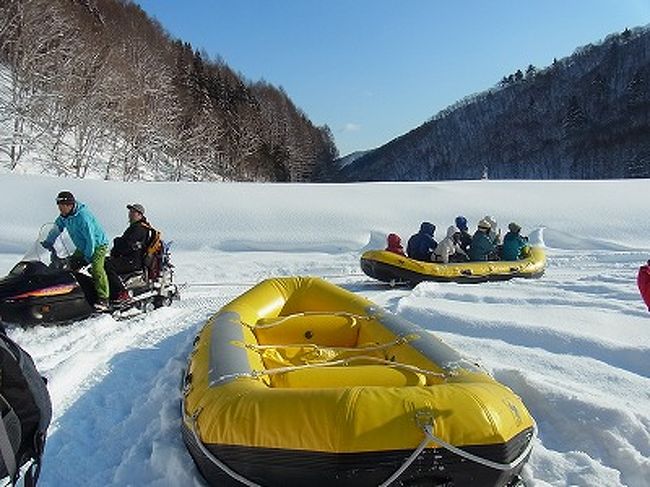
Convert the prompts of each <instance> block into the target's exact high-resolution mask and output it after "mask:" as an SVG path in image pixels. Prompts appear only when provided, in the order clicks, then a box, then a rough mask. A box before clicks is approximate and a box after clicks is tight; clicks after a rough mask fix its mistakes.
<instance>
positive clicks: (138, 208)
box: [126, 203, 144, 215]
mask: <svg viewBox="0 0 650 487" xmlns="http://www.w3.org/2000/svg"><path fill="white" fill-rule="evenodd" d="M126 207H127V208H128V209H129V210H133V211H137V212H138V213H140V214H141V215H144V206H142V205H141V204H140V203H131V204H130V205H126Z"/></svg>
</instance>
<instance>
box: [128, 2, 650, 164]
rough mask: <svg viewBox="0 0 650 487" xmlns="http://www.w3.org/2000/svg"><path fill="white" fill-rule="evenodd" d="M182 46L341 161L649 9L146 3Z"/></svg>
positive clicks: (641, 17)
mask: <svg viewBox="0 0 650 487" xmlns="http://www.w3.org/2000/svg"><path fill="white" fill-rule="evenodd" d="M136 3H138V4H139V5H140V6H141V7H142V8H143V9H144V10H145V11H146V12H147V13H149V14H150V15H151V16H153V17H155V18H156V19H158V21H159V22H160V23H161V24H162V25H163V27H164V28H165V29H166V30H167V31H168V32H169V33H170V34H171V35H172V36H174V37H176V38H180V39H182V40H184V41H189V42H191V43H192V45H193V46H194V48H196V49H203V50H205V51H206V52H207V53H208V54H209V55H210V57H212V58H216V57H221V58H223V59H224V60H225V61H226V63H227V64H228V65H229V66H230V67H231V68H233V69H234V70H236V71H238V72H240V73H241V74H242V75H243V76H244V77H245V78H247V79H249V80H253V81H256V80H259V79H265V80H266V81H268V82H270V83H272V84H274V85H276V86H281V87H283V88H284V89H285V91H286V92H287V94H288V95H289V96H290V97H291V99H292V100H293V101H294V103H295V104H296V105H297V106H299V107H300V108H301V109H302V110H304V112H305V113H306V114H307V115H308V117H309V118H310V119H311V120H312V122H313V123H314V124H316V125H324V124H327V125H329V127H330V128H331V130H332V132H333V134H334V136H335V139H336V144H337V146H338V148H339V151H340V152H341V155H345V154H348V153H350V152H353V151H356V150H366V149H371V148H374V147H378V146H380V145H382V144H384V143H386V142H388V141H389V140H391V139H393V138H395V137H397V136H399V135H402V134H404V133H406V132H408V131H409V130H411V129H413V128H415V127H417V126H418V125H420V124H421V123H422V122H424V121H426V120H428V119H429V118H430V117H431V116H433V115H434V114H435V113H437V112H438V111H440V110H442V109H443V108H445V107H446V106H448V105H450V104H452V103H454V102H455V101H457V100H458V99H460V98H462V97H464V96H466V95H469V94H471V93H475V92H477V91H483V90H484V89H487V88H489V87H491V86H493V85H495V84H496V83H497V82H498V81H499V80H500V79H501V78H502V77H503V76H504V75H508V74H510V73H513V72H515V71H516V70H517V69H521V70H522V71H523V70H525V68H526V67H527V66H528V65H529V64H533V65H534V66H536V67H544V66H548V65H549V64H550V63H551V62H552V61H553V58H554V57H556V58H558V59H560V58H562V57H565V56H568V55H570V54H571V53H572V52H573V51H574V50H575V48H576V47H579V46H582V45H585V44H588V43H590V42H593V43H595V42H598V41H600V40H602V39H603V38H604V37H605V36H607V35H608V34H610V33H612V32H617V31H622V30H623V29H625V27H629V28H632V27H636V26H641V25H647V24H650V0H537V1H536V2H532V1H525V0H520V1H516V0H491V1H489V0H484V1H479V0H457V1H453V0H184V1H178V0H139V1H137V2H136Z"/></svg>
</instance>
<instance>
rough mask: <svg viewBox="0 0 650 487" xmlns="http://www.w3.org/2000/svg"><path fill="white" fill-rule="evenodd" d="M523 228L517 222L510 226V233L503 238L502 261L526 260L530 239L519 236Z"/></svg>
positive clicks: (511, 223)
mask: <svg viewBox="0 0 650 487" xmlns="http://www.w3.org/2000/svg"><path fill="white" fill-rule="evenodd" d="M519 232H521V227H520V226H519V225H517V224H516V223H515V222H510V224H508V233H506V234H505V236H504V237H503V246H502V247H501V259H503V260H519V259H522V258H524V255H523V254H524V253H525V249H526V248H527V247H528V238H527V237H523V236H521V235H519Z"/></svg>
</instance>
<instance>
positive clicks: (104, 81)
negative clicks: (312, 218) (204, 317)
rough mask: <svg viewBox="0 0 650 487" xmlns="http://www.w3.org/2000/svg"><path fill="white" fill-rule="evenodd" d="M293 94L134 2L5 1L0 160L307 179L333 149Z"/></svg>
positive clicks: (46, 166) (67, 171)
mask: <svg viewBox="0 0 650 487" xmlns="http://www.w3.org/2000/svg"><path fill="white" fill-rule="evenodd" d="M337 155H338V154H337V152H336V147H335V146H334V142H333V140H332V136H331V133H330V130H329V128H327V127H326V126H325V127H316V126H314V125H313V124H312V123H311V122H310V120H309V119H308V117H307V115H306V114H305V113H303V112H302V110H301V109H300V108H298V107H296V106H295V105H294V104H293V102H292V101H291V99H290V97H289V94H287V93H285V92H284V91H283V90H282V89H281V88H278V87H275V86H272V85H270V84H268V83H266V82H264V81H257V82H251V81H248V80H246V79H244V78H243V77H242V75H240V74H238V73H236V72H234V71H233V70H232V69H231V68H230V67H229V66H228V65H227V64H226V63H225V62H224V61H222V60H220V59H210V58H209V57H208V56H207V54H206V53H205V52H200V51H199V50H197V49H194V48H193V47H192V46H191V45H190V44H189V43H186V42H182V41H181V40H178V39H173V38H171V37H170V36H169V34H167V33H166V32H165V30H164V29H163V27H162V26H161V25H160V24H158V23H157V22H156V21H155V20H153V19H151V18H149V17H148V16H147V15H146V13H145V12H144V11H142V9H140V7H138V6H137V5H136V4H134V3H132V2H130V1H128V0H106V1H102V2H88V1H84V0H74V1H70V0H3V1H2V2H1V3H0V166H2V167H3V168H6V169H8V170H10V171H13V172H19V173H21V172H27V171H28V170H32V169H33V170H35V171H37V172H39V173H45V174H53V175H60V176H74V177H79V178H84V177H93V178H106V179H119V180H124V181H133V180H164V181H181V180H183V181H210V180H222V179H230V180H250V181H305V180H309V179H311V178H312V175H313V173H314V171H318V170H319V168H320V167H321V166H322V165H327V164H328V163H329V162H331V161H332V160H333V159H334V158H335V157H336V156H337Z"/></svg>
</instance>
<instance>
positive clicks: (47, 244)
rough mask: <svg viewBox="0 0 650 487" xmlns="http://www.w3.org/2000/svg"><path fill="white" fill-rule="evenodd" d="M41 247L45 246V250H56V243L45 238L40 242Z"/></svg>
mask: <svg viewBox="0 0 650 487" xmlns="http://www.w3.org/2000/svg"><path fill="white" fill-rule="evenodd" d="M40 244H41V247H43V248H44V249H45V250H50V251H52V250H54V244H53V243H52V242H48V241H47V240H43V241H42V242H40Z"/></svg>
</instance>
